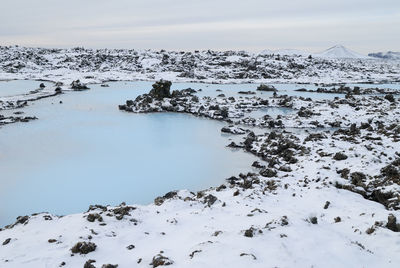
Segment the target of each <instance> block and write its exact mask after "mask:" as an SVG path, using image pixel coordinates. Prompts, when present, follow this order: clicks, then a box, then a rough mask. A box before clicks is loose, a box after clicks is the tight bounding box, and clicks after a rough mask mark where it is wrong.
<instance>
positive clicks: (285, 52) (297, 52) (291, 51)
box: [260, 48, 311, 57]
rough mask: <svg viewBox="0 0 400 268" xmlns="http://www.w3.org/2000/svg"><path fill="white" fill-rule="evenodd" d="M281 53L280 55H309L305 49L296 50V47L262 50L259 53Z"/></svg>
mask: <svg viewBox="0 0 400 268" xmlns="http://www.w3.org/2000/svg"><path fill="white" fill-rule="evenodd" d="M272 54H274V55H281V56H284V55H286V56H304V57H306V56H309V55H310V54H311V53H307V52H305V51H302V50H298V49H290V48H288V49H278V50H269V49H266V50H263V51H261V52H260V55H272Z"/></svg>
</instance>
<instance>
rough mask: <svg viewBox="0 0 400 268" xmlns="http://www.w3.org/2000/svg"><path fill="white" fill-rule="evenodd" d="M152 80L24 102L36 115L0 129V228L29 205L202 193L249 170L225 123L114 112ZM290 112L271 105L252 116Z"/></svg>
mask: <svg viewBox="0 0 400 268" xmlns="http://www.w3.org/2000/svg"><path fill="white" fill-rule="evenodd" d="M39 84H40V82H38V81H11V82H4V81H3V82H0V96H9V95H17V94H24V93H28V92H29V91H30V90H34V89H36V88H37V87H38V86H39ZM152 84H153V82H113V83H109V85H110V87H108V88H104V87H101V86H100V85H90V88H91V90H89V91H84V92H70V93H66V94H63V95H60V96H56V97H53V98H49V99H42V100H40V101H37V102H34V103H31V104H30V106H28V107H26V108H24V109H22V110H23V111H24V112H25V115H27V116H28V115H29V116H37V117H38V118H39V120H36V121H32V122H29V123H19V124H12V125H9V126H4V127H2V128H0V174H1V175H0V185H1V187H0V204H2V205H1V206H0V226H3V225H6V224H9V223H12V222H13V221H14V219H15V218H16V217H17V216H19V215H26V214H31V213H34V212H42V211H48V212H50V213H53V214H59V215H64V214H69V213H78V212H82V211H84V210H86V209H87V208H88V206H89V205H90V204H110V205H117V204H119V203H121V202H123V201H125V202H127V203H129V204H134V203H139V204H146V203H149V202H151V201H152V200H153V199H154V198H155V197H156V196H159V195H163V194H165V193H166V192H168V191H171V190H176V189H189V190H193V191H196V190H201V189H204V188H207V187H210V186H217V185H219V184H221V183H223V182H224V179H225V178H228V177H230V176H232V175H238V174H239V173H240V172H248V171H251V168H250V165H251V163H252V162H253V161H255V160H256V158H255V157H253V156H252V155H250V154H247V153H245V152H243V151H240V150H231V149H229V148H226V147H225V146H226V145H227V144H228V143H230V141H229V139H230V138H231V137H230V136H229V135H222V134H221V132H220V129H221V128H222V127H223V126H224V125H225V123H222V122H218V121H213V120H208V119H201V118H197V117H194V116H190V115H185V114H175V113H164V114H132V113H126V112H121V111H119V110H118V105H119V104H122V103H124V102H125V101H126V100H127V99H135V98H136V96H138V95H140V94H143V93H147V92H148V91H149V90H150V89H151V85H152ZM257 86H258V85H256V84H244V85H239V84H236V85H216V84H215V85H214V84H201V83H174V84H173V85H172V89H173V90H174V89H185V88H188V87H191V88H193V89H196V90H198V89H202V91H201V92H199V93H198V95H199V96H203V95H207V96H217V95H218V94H222V93H223V94H225V95H226V96H243V97H246V96H247V95H240V94H238V92H239V91H249V90H250V91H255V90H256V88H257ZM275 87H276V88H277V89H278V90H279V92H278V93H279V94H288V95H301V96H305V97H313V98H329V99H330V98H334V97H335V96H338V95H335V94H318V93H308V92H296V91H294V90H295V89H298V88H304V87H305V88H307V89H316V88H317V87H316V86H314V85H307V86H306V85H294V84H279V85H278V84H277V85H275ZM257 95H259V96H269V95H272V92H257ZM250 96H251V95H250ZM60 101H62V103H60ZM12 112H14V111H12ZM289 112H290V111H289V110H282V111H280V110H276V108H275V109H266V110H264V111H257V112H256V114H257V116H262V115H263V114H264V113H265V114H271V115H272V116H276V115H278V114H279V113H283V114H285V113H289ZM2 113H6V112H5V111H3V112H1V111H0V114H2ZM256 114H253V115H254V116H255V115H256Z"/></svg>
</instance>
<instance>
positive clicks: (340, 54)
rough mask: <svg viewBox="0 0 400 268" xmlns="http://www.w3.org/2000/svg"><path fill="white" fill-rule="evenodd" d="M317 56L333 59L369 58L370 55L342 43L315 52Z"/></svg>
mask: <svg viewBox="0 0 400 268" xmlns="http://www.w3.org/2000/svg"><path fill="white" fill-rule="evenodd" d="M313 56H315V57H320V58H332V59H368V58H370V57H368V56H365V55H362V54H359V53H357V52H354V51H352V50H350V49H347V48H345V47H344V46H342V45H337V46H334V47H331V48H328V49H327V50H325V51H323V52H321V53H317V54H314V55H313Z"/></svg>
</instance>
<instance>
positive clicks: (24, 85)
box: [0, 80, 52, 97]
mask: <svg viewBox="0 0 400 268" xmlns="http://www.w3.org/2000/svg"><path fill="white" fill-rule="evenodd" d="M40 83H43V84H45V85H46V86H50V85H51V84H52V83H49V82H40V81H29V80H11V81H0V97H5V96H14V95H21V94H27V93H29V91H30V90H34V89H37V88H39V85H40Z"/></svg>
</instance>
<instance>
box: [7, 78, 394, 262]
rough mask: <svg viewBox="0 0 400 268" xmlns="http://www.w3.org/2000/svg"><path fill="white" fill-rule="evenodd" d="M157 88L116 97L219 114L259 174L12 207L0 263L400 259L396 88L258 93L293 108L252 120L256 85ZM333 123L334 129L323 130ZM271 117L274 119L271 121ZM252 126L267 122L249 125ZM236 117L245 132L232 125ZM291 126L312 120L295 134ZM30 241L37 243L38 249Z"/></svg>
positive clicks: (139, 106)
mask: <svg viewBox="0 0 400 268" xmlns="http://www.w3.org/2000/svg"><path fill="white" fill-rule="evenodd" d="M164 86H165V85H163V84H160V89H162V88H163V87H164ZM154 88H157V87H154V86H153V89H154ZM160 92H163V90H161V91H160ZM278 93H279V92H278ZM158 94H159V93H157V91H155V92H154V93H153V95H152V93H150V94H149V95H147V96H146V95H142V96H141V97H140V98H137V99H136V100H135V101H130V100H128V101H127V102H126V104H122V105H125V107H124V109H125V110H126V109H128V111H129V112H133V113H140V112H144V113H147V112H185V113H191V114H194V115H203V116H205V117H207V118H209V119H217V120H223V121H225V122H228V125H229V124H230V125H232V126H228V128H227V130H226V131H227V132H230V133H231V134H232V135H235V136H236V135H238V137H241V141H240V142H238V143H235V144H233V145H231V146H233V147H236V148H239V149H240V150H245V151H247V152H249V153H251V154H253V155H256V156H257V157H258V158H259V159H260V161H261V163H260V162H259V163H257V164H256V163H254V166H255V167H256V168H257V170H258V173H257V172H250V173H248V174H241V175H238V176H234V177H232V178H229V179H228V180H227V182H226V183H224V184H222V185H221V186H218V187H211V188H209V189H206V190H203V191H199V192H197V193H191V192H189V191H187V190H180V191H173V192H169V193H166V194H165V195H164V196H161V197H158V198H156V199H155V201H154V204H149V205H132V206H130V205H126V204H121V205H120V206H116V207H103V206H96V205H95V206H93V207H91V208H89V211H88V212H86V213H78V214H73V215H66V216H63V217H57V216H54V215H50V214H47V213H45V214H37V215H35V216H32V217H21V218H19V219H18V220H17V222H16V223H15V225H14V226H12V227H11V228H7V229H4V230H2V231H0V243H5V242H6V241H7V240H8V238H10V240H9V241H8V242H7V243H6V244H5V245H4V244H3V246H0V262H1V261H3V263H4V265H7V264H9V265H10V267H13V263H14V264H16V263H25V264H28V265H35V264H39V263H46V264H47V265H51V266H58V265H61V264H63V263H64V264H63V265H61V266H66V267H76V266H83V265H84V264H85V263H87V262H88V261H89V260H96V262H93V264H95V265H100V264H103V263H113V264H118V265H119V266H118V267H128V265H130V264H131V263H132V262H136V263H137V265H138V266H145V267H146V266H148V265H149V264H150V263H152V265H153V266H154V262H155V261H157V260H160V259H161V260H164V261H165V262H169V263H171V264H172V265H175V266H178V267H184V266H187V265H192V266H195V267H204V265H207V266H211V267H216V266H218V265H222V263H221V261H223V262H224V263H225V264H226V263H228V264H230V265H234V266H238V265H239V266H244V265H251V266H254V267H265V264H266V263H269V264H271V265H272V266H273V265H276V266H293V265H300V266H311V265H316V266H324V265H326V259H327V258H329V257H330V261H331V262H330V264H336V265H339V264H342V265H346V266H363V265H373V266H376V265H378V266H385V267H395V265H396V264H397V263H398V262H399V261H400V257H399V256H400V255H399V254H398V250H396V248H398V247H396V243H397V242H396V241H398V240H397V237H398V232H399V231H400V227H398V225H396V218H397V219H398V220H400V210H399V209H400V195H399V193H400V185H399V184H398V183H397V182H396V181H397V176H398V174H400V173H399V172H400V162H399V160H398V159H400V152H399V151H396V148H397V147H396V145H398V142H399V141H400V128H399V127H398V124H399V119H398V118H399V114H400V107H399V98H398V97H397V98H394V99H391V98H386V97H384V96H363V95H361V96H351V97H349V98H339V99H335V100H323V101H316V100H305V99H304V98H301V97H283V96H278V97H266V96H264V98H263V99H267V100H268V105H270V104H273V105H274V106H275V107H291V108H293V109H295V111H296V113H294V114H289V115H282V116H280V117H279V119H278V118H271V117H268V116H265V117H262V118H260V119H254V118H253V119H254V120H250V119H246V118H245V117H244V116H243V112H244V111H247V110H248V109H257V108H260V107H262V105H265V103H264V104H260V98H259V97H256V96H251V97H249V96H247V95H245V96H243V97H242V98H234V99H229V97H215V98H214V97H213V98H207V97H203V98H201V99H200V98H199V100H198V102H196V101H195V100H194V99H193V96H194V95H193V93H191V92H190V91H185V90H182V91H180V92H177V93H175V96H170V95H168V94H167V95H166V96H163V95H158ZM169 94H171V93H169ZM217 105H218V108H216V106H217ZM200 107H203V109H201V108H200ZM115 108H116V109H117V108H118V107H115ZM120 109H121V107H120ZM124 109H123V110H124ZM225 109H226V112H221V111H224V110H225ZM132 116H134V114H132ZM382 119H384V121H382ZM279 121H281V123H279ZM271 122H273V123H271ZM315 122H317V123H315ZM337 122H340V124H339V126H338V129H336V130H332V131H330V132H326V131H323V130H328V129H330V128H331V127H332V125H331V124H333V125H336V124H338V123H337ZM271 124H273V125H276V124H278V125H277V126H278V127H277V128H272V130H271V128H270V126H271ZM396 125H397V127H396ZM254 126H260V127H261V128H262V129H264V130H271V131H268V132H266V133H259V134H255V133H253V132H252V131H251V128H252V127H254ZM319 126H322V128H320V129H317V127H319ZM246 127H247V129H249V131H244V132H243V131H241V130H240V129H239V128H246ZM290 127H308V128H315V129H317V130H318V131H316V132H315V133H314V132H313V133H309V132H307V131H301V132H299V133H293V132H290V131H289V132H288V131H287V130H288V128H290ZM311 159H312V160H311ZM396 198H397V199H396ZM371 200H372V201H371ZM349 204H352V205H350V206H349ZM385 207H386V208H385ZM194 219H196V220H194ZM44 226H46V228H44ZM22 233H23V235H21V234H22ZM307 236H309V237H307ZM317 237H322V239H321V240H318V239H317ZM328 238H329V239H328ZM3 240H4V242H3ZM32 241H38V242H37V243H39V244H40V245H41V247H42V249H41V250H40V253H39V251H35V250H34V245H33V243H32ZM177 241H179V242H177ZM78 243H81V244H79V245H78ZM35 244H36V243H35ZM338 246H339V248H340V249H339V248H338ZM74 248H75V249H74ZM302 248H305V249H307V250H308V251H307V253H306V254H304V251H303V250H302ZM226 249H228V250H226ZM342 249H344V250H342ZM388 249H390V250H388ZM13 252H14V253H13ZM15 252H26V256H25V255H24V256H19V255H18V254H16V253H15ZM49 252H52V253H54V254H53V255H52V256H50V255H49ZM2 253H4V254H2ZM71 253H72V254H71ZM343 254H344V255H345V257H343ZM7 256H9V257H7ZM39 256H40V257H39ZM218 256H219V258H218ZM40 258H42V259H40ZM298 260H301V263H298ZM339 260H340V261H339Z"/></svg>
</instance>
